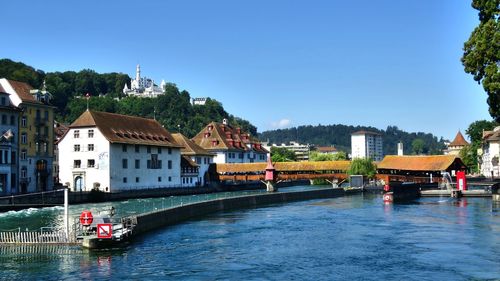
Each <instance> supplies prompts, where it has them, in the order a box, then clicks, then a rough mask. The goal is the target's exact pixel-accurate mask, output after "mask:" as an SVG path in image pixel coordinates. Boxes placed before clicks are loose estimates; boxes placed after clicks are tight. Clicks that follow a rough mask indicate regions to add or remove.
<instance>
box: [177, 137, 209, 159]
mask: <svg viewBox="0 0 500 281" xmlns="http://www.w3.org/2000/svg"><path fill="white" fill-rule="evenodd" d="M172 137H173V138H174V139H175V141H176V142H177V143H178V144H179V145H182V146H183V148H182V149H181V154H183V155H206V156H214V154H212V153H210V152H209V151H207V150H206V149H204V148H202V147H201V146H199V145H197V144H196V143H194V142H193V141H192V140H190V139H188V138H187V137H186V136H184V135H183V134H181V133H176V134H172Z"/></svg>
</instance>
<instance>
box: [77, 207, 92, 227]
mask: <svg viewBox="0 0 500 281" xmlns="http://www.w3.org/2000/svg"><path fill="white" fill-rule="evenodd" d="M93 221H94V216H92V212H90V211H86V210H85V211H83V212H82V214H81V215H80V223H81V224H82V225H83V226H89V225H91V224H92V222H93Z"/></svg>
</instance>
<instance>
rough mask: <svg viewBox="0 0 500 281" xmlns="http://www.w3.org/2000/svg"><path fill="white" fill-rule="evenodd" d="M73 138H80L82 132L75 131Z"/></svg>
mask: <svg viewBox="0 0 500 281" xmlns="http://www.w3.org/2000/svg"><path fill="white" fill-rule="evenodd" d="M73 138H75V139H78V138H80V130H75V131H74V132H73Z"/></svg>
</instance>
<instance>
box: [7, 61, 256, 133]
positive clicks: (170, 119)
mask: <svg viewBox="0 0 500 281" xmlns="http://www.w3.org/2000/svg"><path fill="white" fill-rule="evenodd" d="M0 78H7V79H12V80H17V81H21V82H26V83H28V84H30V85H31V86H32V87H34V88H41V87H42V84H43V81H44V80H45V83H46V87H47V90H48V91H49V92H50V93H51V94H52V96H53V99H52V101H51V103H52V104H53V105H54V106H56V107H57V110H56V116H57V117H56V119H57V120H58V121H59V122H65V123H71V122H73V121H74V120H75V119H76V118H77V117H78V116H79V115H80V114H81V113H82V112H83V111H84V110H86V106H87V105H86V103H87V101H86V100H85V99H84V98H81V97H82V96H84V95H85V94H87V93H89V94H90V95H91V96H92V98H91V99H90V101H89V106H90V109H92V110H98V111H106V112H112V113H120V114H128V115H134V116H142V117H147V118H153V117H154V118H156V119H157V120H158V121H159V122H160V123H161V124H162V125H163V126H165V128H167V129H168V130H170V131H174V132H176V131H178V130H180V131H181V132H182V133H183V134H185V135H186V136H188V137H193V136H194V135H195V134H196V133H198V132H199V130H201V129H202V128H203V126H204V125H206V124H207V123H209V122H211V121H218V122H222V119H224V118H226V119H228V120H229V123H230V124H231V125H233V126H237V127H241V128H242V129H243V130H244V131H247V132H249V133H251V134H252V135H254V136H255V135H257V128H256V127H255V126H254V125H252V124H251V123H250V122H248V121H246V120H243V119H241V118H238V117H236V116H233V115H231V114H229V113H228V112H226V111H225V109H224V107H223V106H222V104H221V103H220V102H218V101H216V100H213V99H209V100H208V101H207V103H206V105H204V106H200V105H191V103H190V101H191V97H190V94H189V92H188V91H185V90H183V91H180V90H179V89H178V88H177V86H176V85H175V84H173V83H168V84H167V86H166V90H165V94H164V95H162V96H160V97H158V98H137V97H124V96H123V93H122V89H123V86H124V85H125V84H127V85H128V86H129V87H130V77H129V76H128V75H127V74H123V73H117V72H112V73H102V74H99V73H97V72H95V71H94V70H91V69H84V70H81V71H78V72H75V71H65V72H47V73H46V72H44V71H42V70H38V69H35V68H34V67H31V66H29V65H26V64H24V63H22V62H14V61H12V60H10V59H0Z"/></svg>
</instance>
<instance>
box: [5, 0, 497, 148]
mask: <svg viewBox="0 0 500 281" xmlns="http://www.w3.org/2000/svg"><path fill="white" fill-rule="evenodd" d="M0 7H1V10H2V12H1V14H2V24H1V25H0V31H1V34H2V38H3V40H2V44H1V45H0V57H1V58H9V59H12V60H15V61H21V62H24V63H26V64H28V65H31V66H33V67H35V68H37V69H41V70H44V71H46V72H52V71H66V70H74V71H79V70H81V69H93V70H95V71H97V72H99V73H105V72H123V73H126V74H129V75H130V76H131V77H133V76H135V66H136V65H137V64H140V65H141V74H142V75H143V76H147V77H150V78H153V79H154V80H155V81H156V82H157V83H159V82H160V81H161V79H165V80H166V81H168V82H173V83H175V84H177V86H178V87H179V88H180V89H181V90H187V91H188V92H189V93H190V95H191V97H192V98H194V97H210V98H214V99H216V100H218V101H220V102H221V103H222V104H223V105H224V108H225V109H226V111H228V112H229V113H231V114H233V115H235V116H238V117H241V118H244V119H247V120H249V121H250V122H251V123H252V124H254V125H255V126H257V128H258V131H259V132H262V131H265V130H272V129H279V128H289V127H295V126H300V125H318V124H322V125H329V124H345V125H355V126H356V125H363V126H373V127H376V128H379V129H386V128H387V126H389V125H390V126H397V127H399V128H400V129H403V130H405V131H408V132H426V133H433V134H435V135H436V136H438V137H441V136H442V137H444V138H446V139H450V140H452V139H453V138H454V136H455V135H456V133H457V131H458V130H461V131H462V132H464V131H465V130H466V129H467V127H468V126H469V124H470V123H472V122H474V121H476V120H482V119H486V120H491V117H490V116H489V114H488V105H487V103H486V98H487V95H486V93H485V92H484V90H483V88H482V86H481V85H478V84H477V82H475V81H474V80H473V78H472V76H471V75H469V74H466V73H465V72H464V70H463V66H462V64H461V62H460V58H461V56H462V47H463V43H464V42H465V41H466V40H467V39H468V37H469V35H470V33H471V32H472V30H473V29H474V27H476V26H477V24H478V16H477V11H476V10H474V9H473V8H472V7H471V5H470V1H467V0H439V1H436V0H407V1H400V0H378V1H373V0H359V1H340V0H325V1H319V0H309V1H306V0H303V1H295V0H287V1H284V0H276V1H271V0H266V1H263V0H254V1H231V0H213V1H206V0H199V1H195V0H183V1H171V0H163V1H161V0H158V1H146V0H144V1H128V0H122V1H115V0H110V1H94V0H86V1H62V0H59V1H58V0H54V1H24V0H16V1H3V2H2V3H0Z"/></svg>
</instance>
